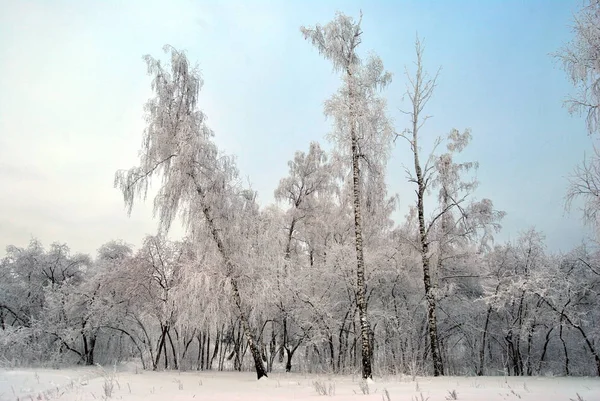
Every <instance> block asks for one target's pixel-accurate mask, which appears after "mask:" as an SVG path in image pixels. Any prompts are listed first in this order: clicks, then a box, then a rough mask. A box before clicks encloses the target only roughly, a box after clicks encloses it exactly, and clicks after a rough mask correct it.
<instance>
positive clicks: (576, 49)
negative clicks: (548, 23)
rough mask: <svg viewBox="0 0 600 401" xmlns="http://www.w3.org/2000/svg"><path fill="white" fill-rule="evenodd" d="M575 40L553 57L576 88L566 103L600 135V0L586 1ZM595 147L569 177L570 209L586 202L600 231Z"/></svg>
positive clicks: (589, 218)
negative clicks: (599, 224)
mask: <svg viewBox="0 0 600 401" xmlns="http://www.w3.org/2000/svg"><path fill="white" fill-rule="evenodd" d="M574 23H575V24H574V26H573V33H574V37H573V39H572V40H571V41H570V42H569V43H567V44H566V45H565V46H564V47H563V48H562V49H560V50H559V51H558V52H556V53H554V54H553V57H554V58H555V59H557V60H558V61H559V62H560V63H561V64H562V67H563V69H564V70H565V72H566V73H567V75H568V77H569V80H570V81H571V83H572V84H573V86H574V87H575V94H573V95H571V96H569V97H568V98H567V99H566V100H565V106H567V108H568V110H569V113H571V114H579V115H581V114H583V115H585V117H586V125H587V131H588V134H589V135H598V134H600V0H586V1H585V3H584V6H583V7H582V8H581V9H580V10H579V13H578V14H577V15H576V17H575V21H574ZM598 152H599V151H598V149H597V148H596V147H595V146H594V151H593V153H592V154H591V156H589V157H586V158H585V159H584V160H583V162H582V163H581V164H580V165H579V166H577V167H576V168H575V170H574V171H573V173H572V175H571V177H570V178H569V188H568V191H567V196H566V207H567V209H569V208H570V207H571V204H572V202H573V201H574V200H575V199H582V200H583V218H584V220H585V221H586V222H588V223H591V224H593V225H595V226H596V227H597V228H598V223H599V222H600V221H599V218H600V214H599V212H600V201H599V200H598V199H599V198H600V190H599V185H600V154H599V153H598Z"/></svg>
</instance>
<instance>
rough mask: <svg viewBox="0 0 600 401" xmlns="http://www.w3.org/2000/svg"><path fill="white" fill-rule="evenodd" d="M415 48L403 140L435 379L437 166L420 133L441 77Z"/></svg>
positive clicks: (438, 360)
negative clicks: (428, 197)
mask: <svg viewBox="0 0 600 401" xmlns="http://www.w3.org/2000/svg"><path fill="white" fill-rule="evenodd" d="M415 48H416V53H417V61H416V67H417V71H416V74H415V76H414V77H411V76H409V75H408V72H407V73H406V75H407V77H408V80H409V85H408V90H407V94H408V97H409V99H410V102H411V105H412V110H410V111H408V112H406V114H408V115H409V116H410V119H411V121H410V128H408V129H406V130H405V131H404V132H403V133H402V134H400V136H402V137H403V138H405V139H406V140H407V141H408V142H409V144H410V148H411V151H412V153H413V159H414V160H413V161H414V176H413V174H412V173H409V177H410V178H409V180H410V181H411V182H414V183H415V184H416V185H417V190H416V194H417V207H416V211H417V216H418V230H419V233H418V247H419V252H420V253H421V263H422V267H423V284H424V287H425V298H426V301H427V325H428V332H429V342H430V347H431V357H432V359H433V374H434V376H439V375H443V374H444V366H443V363H442V355H441V353H440V349H439V341H438V329H437V316H436V299H435V293H434V285H433V282H432V278H431V265H430V262H431V260H430V258H431V255H430V252H429V246H430V244H431V241H430V238H429V229H428V228H429V227H431V225H430V226H429V227H428V226H427V225H426V222H425V194H426V191H427V189H428V185H429V182H430V180H431V173H432V171H433V168H434V166H433V165H432V160H433V157H430V158H429V159H428V160H427V162H426V163H425V165H424V166H422V165H421V159H420V157H419V130H420V129H421V127H422V126H423V124H424V123H425V122H426V121H427V117H423V116H422V115H421V112H422V111H423V109H424V108H425V105H426V104H427V103H428V102H429V100H430V99H431V97H432V95H433V90H434V89H435V86H436V80H437V77H438V75H437V74H436V75H435V77H434V78H432V79H430V78H429V77H428V76H427V73H426V72H425V71H423V47H422V45H421V42H420V40H419V39H418V38H417V40H416V43H415ZM438 216H439V217H442V214H439V215H438Z"/></svg>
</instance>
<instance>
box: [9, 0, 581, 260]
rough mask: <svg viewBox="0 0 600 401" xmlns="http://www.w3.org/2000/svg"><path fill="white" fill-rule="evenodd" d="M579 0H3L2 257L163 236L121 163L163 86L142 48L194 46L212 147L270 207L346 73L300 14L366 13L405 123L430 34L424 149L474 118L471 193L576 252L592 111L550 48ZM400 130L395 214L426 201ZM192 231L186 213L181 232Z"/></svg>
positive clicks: (133, 153) (367, 41) (391, 185)
mask: <svg viewBox="0 0 600 401" xmlns="http://www.w3.org/2000/svg"><path fill="white" fill-rule="evenodd" d="M579 5H580V1H578V0H577V1H565V0H550V1H548V0H528V1H523V0H520V1H518V0H503V1H500V0H489V1H477V0H469V1H467V0H457V1H452V2H449V1H445V0H436V1H434V0H427V1H423V0H421V1H417V0H414V1H399V0H398V1H382V0H379V1H376V0H368V1H367V0H365V1H356V0H344V1H341V0H335V1H334V0H325V1H323V0H321V1H316V0H305V1H301V0H294V1H288V0H286V1H284V0H280V1H275V0H272V1H267V0H253V1H225V0H223V1H216V0H214V1H200V0H194V1H193V0H169V1H156V0H129V1H118V0H103V1H99V0H98V1H92V0H88V1H81V0H70V1H68V0H0V10H2V12H0V187H1V188H2V190H1V191H0V256H2V255H3V254H4V249H5V247H6V246H7V245H16V246H20V247H24V246H27V244H28V242H29V241H30V239H31V238H34V237H35V238H38V239H39V240H41V241H42V243H43V244H44V245H46V246H48V245H50V244H51V243H52V242H54V241H59V242H64V243H67V244H68V245H69V246H70V247H71V250H72V251H73V252H85V253H90V254H92V255H94V254H95V253H96V250H97V248H98V247H99V246H100V245H102V244H103V243H105V242H107V241H109V240H111V239H123V240H125V241H126V242H129V243H131V244H133V245H135V246H139V245H140V244H141V240H142V238H143V237H144V236H145V235H147V234H154V233H155V232H156V228H157V221H156V220H153V218H152V199H148V200H147V201H146V202H145V203H139V204H138V205H137V206H136V207H134V210H133V213H132V214H131V216H128V215H127V213H126V211H125V209H124V204H123V198H122V195H121V193H120V192H119V191H118V190H117V189H114V188H113V178H114V173H115V171H116V170H118V169H126V168H129V167H131V166H133V165H135V164H136V162H137V156H138V150H139V148H140V145H141V138H142V132H143V129H144V121H143V104H144V102H145V101H146V100H147V99H148V97H149V96H151V91H150V78H149V77H148V76H147V75H146V67H145V65H144V62H143V60H142V56H143V55H145V54H150V55H152V56H154V57H157V58H164V57H165V55H164V53H163V52H162V47H163V45H165V44H170V45H172V46H174V47H176V48H178V49H181V50H186V52H187V54H188V57H189V59H190V60H192V61H193V62H196V63H198V65H199V67H200V69H201V71H202V76H203V79H204V82H205V84H204V87H203V88H202V91H201V93H200V107H201V108H202V110H203V111H204V112H205V113H206V114H207V116H208V122H209V125H210V127H211V128H212V129H213V130H214V131H215V133H216V141H217V143H218V145H219V146H220V147H221V149H223V150H224V151H226V152H227V153H230V154H234V155H236V157H237V163H238V167H239V169H240V171H241V173H242V174H243V176H244V177H247V180H248V182H249V183H251V185H252V188H253V189H254V190H256V191H258V196H259V201H260V202H261V204H262V205H267V204H269V203H271V202H273V191H274V189H275V188H276V186H277V184H278V182H279V180H280V179H281V178H283V177H284V176H285V175H286V174H287V172H288V170H287V161H288V160H290V159H291V158H292V157H293V154H294V152H295V151H297V150H303V151H307V150H308V147H309V143H310V142H311V141H319V142H321V143H323V144H325V143H326V139H325V135H326V134H327V132H328V131H329V130H330V128H331V125H330V122H329V121H327V120H326V118H325V117H324V115H323V102H324V101H325V100H326V99H327V98H328V97H329V96H331V94H332V93H333V92H334V91H335V90H336V88H337V86H338V84H339V77H337V76H336V75H335V74H334V73H333V71H332V69H331V66H330V64H329V63H328V62H327V61H326V60H324V59H323V58H322V57H321V56H319V54H318V52H317V51H316V50H315V49H314V48H313V47H312V46H311V45H310V43H309V42H307V41H305V40H304V39H303V37H302V35H301V33H300V31H299V28H300V26H301V25H314V24H316V23H321V24H325V23H327V22H328V21H330V20H331V19H332V18H333V17H334V16H335V12H336V11H341V12H344V13H346V14H348V15H353V16H358V13H359V11H360V10H362V12H363V14H364V16H363V24H362V27H363V32H364V33H363V42H362V44H361V49H360V52H361V54H363V55H367V54H368V53H369V52H371V51H372V52H375V53H377V54H378V55H379V56H380V57H381V58H382V59H383V62H384V65H385V66H386V68H387V69H388V70H389V71H390V72H392V74H393V81H392V84H391V85H390V86H389V87H388V88H387V89H386V90H385V92H384V95H385V97H386V98H387V99H388V110H389V116H390V118H392V119H393V121H394V124H395V127H396V129H397V130H398V131H401V130H403V129H404V128H405V127H406V126H407V124H408V121H407V120H406V117H405V116H404V115H403V114H402V113H401V112H400V111H399V110H400V109H402V108H405V107H406V106H407V102H406V99H403V94H404V92H405V90H406V87H405V85H406V81H407V80H406V78H405V76H404V75H403V74H404V71H405V66H408V68H409V70H410V69H411V68H412V65H413V64H412V63H413V61H414V59H415V55H414V41H415V36H416V34H417V33H418V35H419V36H420V37H421V38H423V39H424V41H425V57H424V62H425V68H426V69H428V70H429V71H430V72H432V73H434V72H435V71H436V70H437V69H438V68H439V67H441V68H442V69H441V73H440V76H439V80H438V88H437V89H436V92H435V94H434V97H433V99H432V100H431V102H430V103H429V105H428V109H427V110H426V113H427V114H428V115H431V116H432V118H431V119H430V120H429V121H428V122H427V125H426V126H425V127H424V128H423V131H422V134H423V136H424V141H423V143H422V146H423V152H427V151H428V150H429V149H430V146H431V143H432V142H433V138H435V137H437V136H439V135H446V134H447V133H448V132H449V131H450V130H451V129H452V128H457V129H460V130H463V129H466V128H470V129H471V130H472V135H473V141H472V143H471V144H470V145H469V147H468V148H467V150H465V152H464V156H463V157H464V159H465V160H477V161H479V163H480V167H479V170H478V173H477V177H478V179H479V180H480V182H481V184H480V186H479V188H478V190H477V192H476V194H475V195H476V197H477V198H489V199H491V200H492V201H493V202H494V205H495V207H496V208H497V209H500V210H504V211H505V212H506V213H507V216H506V217H505V219H504V220H503V223H502V224H503V230H502V232H501V233H500V234H499V235H498V236H497V240H499V241H503V240H515V239H516V238H517V237H518V235H519V233H520V232H521V231H523V230H526V229H528V228H530V227H535V228H536V229H538V230H540V231H542V232H544V233H545V235H546V239H547V245H548V248H549V249H551V250H562V251H568V250H569V249H570V248H571V247H573V246H576V245H578V244H579V243H581V241H582V240H583V238H584V237H586V236H587V235H589V234H590V231H589V230H588V229H587V228H585V227H584V225H583V224H582V221H581V219H580V214H579V213H578V212H577V210H574V211H572V212H570V213H566V212H565V210H564V195H565V193H566V188H567V184H568V182H567V177H568V175H569V174H570V172H571V171H572V169H573V168H574V167H575V166H576V165H577V163H579V162H580V161H581V160H582V159H583V156H584V154H585V153H586V152H587V153H590V152H591V150H592V144H591V139H590V138H589V137H588V136H587V135H586V130H585V123H584V119H583V117H579V116H571V115H569V114H568V112H567V110H566V109H565V108H564V107H563V106H562V101H563V100H564V99H565V97H566V96H568V95H569V94H570V93H572V91H573V88H572V86H571V84H570V83H569V81H568V80H567V77H566V75H565V73H564V72H563V71H562V70H561V69H560V66H559V65H558V64H557V62H556V61H555V60H554V59H553V58H552V57H551V56H550V53H552V52H555V51H557V50H558V49H559V48H560V47H561V46H563V45H564V44H565V43H566V42H568V40H569V39H570V37H571V34H572V31H571V24H572V18H573V15H574V13H575V12H576V11H577V9H578V7H579ZM410 157H411V154H410V152H409V149H408V148H407V147H406V145H405V144H404V143H400V142H398V143H397V144H396V146H395V148H394V151H393V153H392V157H391V160H390V162H389V164H388V190H389V192H390V193H397V194H398V195H399V199H400V205H399V209H398V210H397V211H396V213H395V214H394V216H395V218H396V219H397V222H398V223H400V222H401V220H402V218H403V216H404V214H405V213H406V212H407V210H408V206H409V205H411V204H413V203H414V188H413V187H412V185H411V184H409V183H407V179H406V175H405V173H404V168H403V166H404V165H410V164H409V163H410V162H411V159H410ZM172 235H173V237H174V238H177V237H179V236H181V235H182V231H181V229H180V228H179V227H175V228H174V229H173V233H172Z"/></svg>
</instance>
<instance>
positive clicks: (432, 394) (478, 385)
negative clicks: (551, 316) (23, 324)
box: [0, 368, 600, 401]
mask: <svg viewBox="0 0 600 401" xmlns="http://www.w3.org/2000/svg"><path fill="white" fill-rule="evenodd" d="M367 392H368V394H364V393H367ZM329 398H332V399H337V400H383V401H405V400H406V401H415V400H416V401H425V400H429V401H438V400H439V401H445V400H453V399H456V400H464V401H501V400H502V401H504V400H514V401H521V400H523V401H526V400H531V401H570V400H574V401H581V400H585V401H600V379H599V378H576V377H416V378H414V380H413V378H412V377H409V376H387V377H376V378H375V381H374V382H372V383H368V384H367V385H365V383H362V382H361V380H360V379H359V378H358V377H356V376H354V377H353V376H347V375H344V376H335V375H303V374H295V373H294V374H285V373H272V374H271V375H270V377H269V378H267V379H262V380H260V381H257V380H256V376H255V374H254V373H252V372H243V373H240V372H181V373H180V372H175V371H167V372H150V371H132V370H125V371H123V370H120V371H117V372H115V371H113V370H111V369H109V368H106V369H105V370H102V369H100V368H77V369H60V370H58V369H57V370H52V369H19V370H0V400H7V401H8V400H19V401H23V400H74V401H75V400H77V401H84V400H109V399H114V400H140V401H141V400H147V401H159V400H190V401H192V400H207V401H208V400H219V401H233V400H319V399H329Z"/></svg>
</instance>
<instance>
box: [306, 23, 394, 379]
mask: <svg viewBox="0 0 600 401" xmlns="http://www.w3.org/2000/svg"><path fill="white" fill-rule="evenodd" d="M361 21H362V14H361V17H360V18H359V20H358V21H354V19H352V18H351V17H348V16H346V15H344V14H342V13H338V14H337V15H336V17H335V18H334V20H333V21H331V22H329V23H328V24H326V25H324V26H321V25H318V24H317V25H316V26H314V27H304V26H303V27H301V28H300V30H301V32H302V34H303V36H304V38H305V39H307V40H309V41H310V42H311V43H312V45H313V46H315V47H316V48H317V50H318V51H319V53H320V54H321V55H322V56H323V57H324V58H325V59H327V60H329V61H330V62H331V63H332V66H333V70H334V71H335V72H337V73H341V74H342V79H343V84H342V86H341V87H340V89H339V90H338V92H337V93H336V94H335V95H334V96H333V97H332V98H330V99H329V100H327V101H326V103H325V115H326V116H328V117H332V118H333V120H334V129H333V131H332V133H331V134H330V139H332V140H333V141H334V142H335V144H336V145H337V150H338V151H339V152H340V154H341V155H342V157H343V160H345V161H346V163H348V164H349V165H350V171H351V172H352V180H351V182H352V195H353V196H352V198H353V209H354V234H355V250H356V304H357V307H358V313H359V320H360V331H361V351H362V353H361V355H362V377H363V379H369V378H371V377H372V367H371V363H372V345H371V342H370V332H371V328H370V324H369V319H368V315H367V299H366V295H365V294H366V282H365V263H364V250H363V221H362V220H363V214H362V206H361V198H362V195H361V192H362V185H363V182H362V174H361V170H363V169H368V168H369V163H374V164H375V163H377V162H382V163H383V164H385V161H386V160H387V156H388V154H389V142H390V137H391V130H390V129H389V124H388V120H387V118H386V116H385V105H386V103H385V100H384V99H382V98H381V97H380V96H379V95H378V92H379V91H380V90H381V89H383V88H385V87H386V86H387V85H388V84H389V83H390V81H391V74H390V73H388V72H386V71H385V70H384V67H383V63H382V61H381V59H380V58H379V57H377V56H375V55H373V56H371V57H370V58H369V59H368V61H367V63H366V64H364V65H363V63H362V62H361V59H360V57H359V55H358V53H357V49H358V46H359V45H360V44H361V35H362V29H361Z"/></svg>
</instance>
